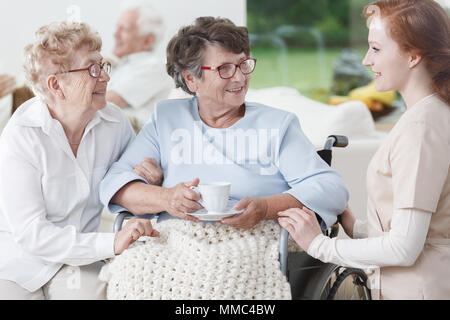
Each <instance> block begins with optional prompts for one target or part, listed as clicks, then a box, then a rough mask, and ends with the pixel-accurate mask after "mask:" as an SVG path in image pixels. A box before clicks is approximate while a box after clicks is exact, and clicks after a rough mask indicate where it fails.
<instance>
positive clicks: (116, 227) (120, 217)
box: [113, 211, 134, 233]
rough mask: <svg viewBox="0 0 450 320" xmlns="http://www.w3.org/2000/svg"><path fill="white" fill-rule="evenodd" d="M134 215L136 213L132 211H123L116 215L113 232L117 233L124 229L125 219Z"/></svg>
mask: <svg viewBox="0 0 450 320" xmlns="http://www.w3.org/2000/svg"><path fill="white" fill-rule="evenodd" d="M132 217H134V215H133V214H132V213H131V212H128V211H122V212H120V213H118V214H117V215H116V218H115V219H114V227H113V232H114V233H116V232H118V231H120V230H121V229H122V224H123V221H124V220H125V219H130V218H132Z"/></svg>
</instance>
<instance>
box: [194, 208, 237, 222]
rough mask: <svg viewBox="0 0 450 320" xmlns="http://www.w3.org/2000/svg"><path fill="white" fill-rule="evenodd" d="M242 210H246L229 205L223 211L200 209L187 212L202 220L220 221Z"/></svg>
mask: <svg viewBox="0 0 450 320" xmlns="http://www.w3.org/2000/svg"><path fill="white" fill-rule="evenodd" d="M242 212H244V210H233V209H232V207H227V208H225V210H224V211H223V212H208V211H207V210H206V209H200V210H198V211H195V212H191V213H189V212H187V213H186V214H188V215H191V216H193V217H196V218H198V219H200V220H202V221H219V220H222V219H224V218H228V217H231V216H234V215H237V214H239V213H242Z"/></svg>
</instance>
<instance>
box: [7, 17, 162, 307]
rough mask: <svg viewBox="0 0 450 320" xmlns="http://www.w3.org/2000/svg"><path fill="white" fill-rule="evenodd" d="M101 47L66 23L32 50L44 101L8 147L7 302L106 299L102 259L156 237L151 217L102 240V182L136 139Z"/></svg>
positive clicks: (29, 111)
mask: <svg viewBox="0 0 450 320" xmlns="http://www.w3.org/2000/svg"><path fill="white" fill-rule="evenodd" d="M101 46H102V41H101V39H100V37H99V35H98V34H97V33H96V32H94V31H93V30H92V29H91V28H90V27H89V26H88V25H87V24H84V23H67V22H60V23H59V22H58V23H52V24H49V25H46V26H43V27H41V28H40V29H39V30H38V31H37V32H36V39H35V41H34V42H33V43H32V44H30V45H28V46H27V47H26V48H25V61H26V62H25V75H26V78H27V80H28V82H29V85H30V86H31V87H32V88H33V91H34V92H35V94H36V95H37V97H36V98H33V99H31V100H29V101H27V102H25V103H24V104H23V105H22V106H21V107H20V108H19V109H18V110H17V111H16V112H15V113H14V115H13V116H12V118H11V119H10V121H9V122H8V124H7V126H6V128H5V129H4V131H3V133H2V136H1V140H0V203H1V207H0V299H102V298H104V297H105V286H104V283H102V282H100V281H99V280H98V278H97V275H98V272H99V270H100V267H101V265H102V263H101V262H100V260H102V259H106V258H111V257H113V256H114V255H115V254H120V253H121V252H122V251H123V250H125V249H126V248H127V247H128V246H129V245H130V244H131V243H132V242H134V240H136V239H137V238H139V237H140V236H141V235H149V236H150V235H156V234H157V232H156V231H154V230H152V228H151V224H150V222H149V221H148V220H143V219H139V220H135V221H133V223H131V224H130V225H127V226H126V227H125V228H124V229H123V230H122V231H121V232H119V233H117V234H113V233H98V232H96V231H97V228H98V226H99V223H100V217H101V212H102V209H103V206H102V204H101V203H100V200H99V195H98V189H99V183H100V180H101V179H102V178H103V176H104V175H105V173H106V171H107V169H108V167H109V166H110V165H111V164H112V163H113V162H114V161H116V160H117V159H118V157H119V156H120V154H121V153H122V152H123V150H124V149H125V147H126V146H127V145H128V144H129V142H130V141H132V139H133V138H134V133H133V130H132V128H131V126H130V123H129V121H128V120H127V118H126V117H125V116H124V115H123V114H122V113H121V111H120V109H119V108H118V107H116V106H114V105H111V104H107V103H106V100H105V94H106V88H107V84H108V81H109V76H108V73H109V69H110V66H109V65H108V64H107V63H103V62H102V56H101V54H100V50H101Z"/></svg>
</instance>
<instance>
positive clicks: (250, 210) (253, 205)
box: [220, 198, 267, 229]
mask: <svg viewBox="0 0 450 320" xmlns="http://www.w3.org/2000/svg"><path fill="white" fill-rule="evenodd" d="M233 209H234V210H242V209H245V210H244V212H242V213H241V214H240V215H237V216H234V217H230V218H225V219H222V220H221V221H220V222H222V223H224V224H228V225H230V226H232V227H235V228H242V229H250V228H253V227H254V226H255V225H256V224H257V223H258V222H260V221H261V220H263V219H264V218H265V217H266V213H267V201H266V200H265V199H264V198H243V199H241V200H240V201H239V202H238V203H236V204H235V205H234V207H233Z"/></svg>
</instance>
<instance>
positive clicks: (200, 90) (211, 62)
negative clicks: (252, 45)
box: [186, 45, 250, 110]
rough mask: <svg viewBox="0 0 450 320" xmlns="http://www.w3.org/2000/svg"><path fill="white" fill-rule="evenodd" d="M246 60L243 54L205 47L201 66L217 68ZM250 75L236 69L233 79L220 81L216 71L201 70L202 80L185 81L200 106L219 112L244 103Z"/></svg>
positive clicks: (211, 46)
mask: <svg viewBox="0 0 450 320" xmlns="http://www.w3.org/2000/svg"><path fill="white" fill-rule="evenodd" d="M246 58H248V57H247V56H246V55H245V53H243V52H242V53H240V54H236V53H232V52H230V51H227V50H226V49H223V48H220V47H218V46H214V45H207V46H206V49H205V53H204V60H203V64H202V65H203V66H208V67H219V66H221V65H223V64H226V63H232V64H239V63H241V62H242V61H243V60H245V59H246ZM249 82H250V74H248V75H244V74H243V73H242V71H241V70H240V69H239V68H238V69H237V70H236V72H235V74H234V76H233V77H231V78H230V79H222V78H221V77H220V75H219V72H218V71H212V70H203V72H202V78H201V79H197V78H193V79H192V81H186V83H187V84H188V86H190V90H191V91H192V92H195V93H196V95H197V98H198V103H199V105H201V106H205V107H208V108H210V107H212V108H216V109H219V108H220V109H221V110H231V109H235V108H239V107H240V106H242V104H243V103H244V101H245V95H246V94H247V90H248V86H249Z"/></svg>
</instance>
